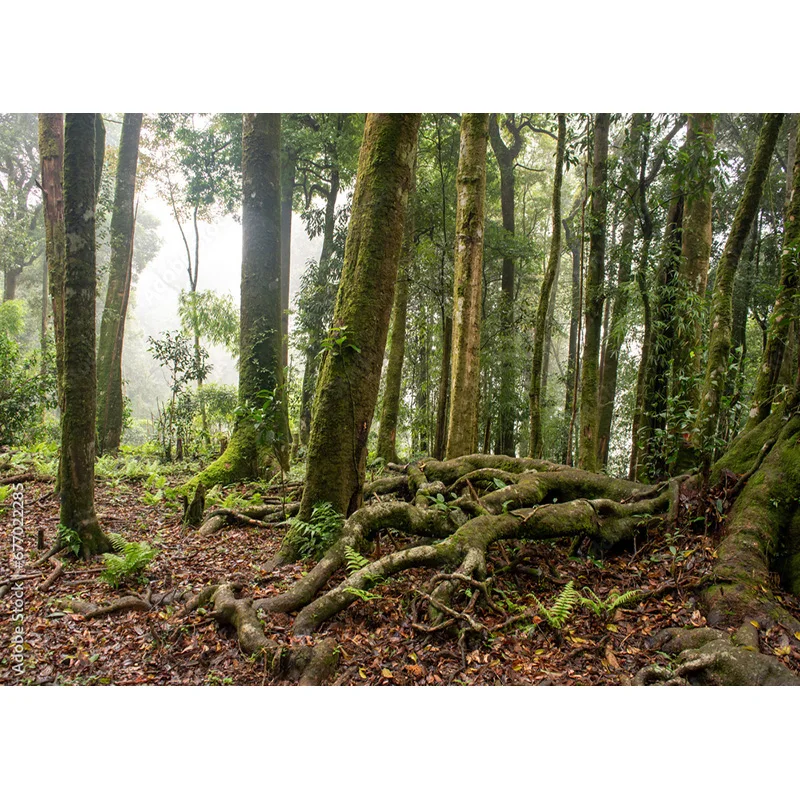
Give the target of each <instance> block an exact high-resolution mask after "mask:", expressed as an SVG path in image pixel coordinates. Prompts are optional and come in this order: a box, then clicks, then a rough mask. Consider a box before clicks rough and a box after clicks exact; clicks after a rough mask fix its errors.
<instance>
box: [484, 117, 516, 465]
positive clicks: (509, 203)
mask: <svg viewBox="0 0 800 800" xmlns="http://www.w3.org/2000/svg"><path fill="white" fill-rule="evenodd" d="M497 116H498V115H497V114H490V115H489V141H490V142H491V145H492V150H493V151H494V155H495V158H496V159H497V166H498V168H499V171H500V212H501V215H502V220H503V230H505V231H506V233H507V234H508V238H509V240H511V241H513V237H514V232H515V222H514V216H515V203H514V200H515V198H514V188H515V180H514V162H515V161H516V159H517V156H518V155H519V153H520V150H521V149H522V145H523V144H524V139H523V137H522V133H521V129H520V126H518V125H517V124H516V122H515V120H514V118H513V115H511V116H509V117H507V118H506V121H505V127H506V129H507V130H508V132H509V133H510V134H511V136H512V137H513V142H512V144H511V146H510V147H509V146H508V145H506V143H505V142H504V141H503V137H502V136H501V135H500V126H499V125H498V121H497ZM511 241H509V244H510V243H511ZM515 284H516V281H515V269H514V259H513V258H512V257H511V256H510V255H508V254H507V253H506V254H504V255H503V271H502V284H501V291H502V301H501V302H502V305H501V310H500V313H501V328H502V331H501V335H502V338H503V343H502V345H501V353H500V359H501V363H500V397H499V406H500V408H499V415H498V421H497V434H496V442H495V450H496V451H497V452H498V453H502V454H503V455H509V456H513V455H514V454H515V442H514V421H515V419H516V415H517V397H516V392H515V385H516V364H515V358H514V347H513V342H514V290H515Z"/></svg>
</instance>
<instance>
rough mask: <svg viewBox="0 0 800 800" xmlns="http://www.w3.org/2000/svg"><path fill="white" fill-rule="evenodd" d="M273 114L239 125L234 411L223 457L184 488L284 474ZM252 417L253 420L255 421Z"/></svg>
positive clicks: (276, 118)
mask: <svg viewBox="0 0 800 800" xmlns="http://www.w3.org/2000/svg"><path fill="white" fill-rule="evenodd" d="M280 138H281V120H280V114H245V115H244V116H243V121H242V293H241V312H240V317H239V326H240V327H239V331H240V333H239V404H240V406H241V407H242V413H241V414H240V416H239V419H238V421H237V423H236V427H235V428H234V431H233V435H232V436H231V439H230V442H229V443H228V446H227V448H226V449H225V452H224V453H223V454H222V455H221V456H220V457H219V458H218V459H217V460H216V461H214V463H212V464H211V465H209V466H208V467H207V468H206V469H205V470H204V471H203V472H201V473H200V474H199V475H198V476H196V477H195V478H193V479H192V481H190V482H189V484H187V486H186V487H184V489H185V491H187V492H190V491H192V490H193V489H194V488H195V487H197V486H199V485H200V484H202V485H203V486H205V487H211V486H214V485H216V484H220V483H221V484H228V483H233V482H234V481H237V480H243V479H245V478H251V477H255V476H257V475H258V474H259V473H260V471H261V466H262V465H263V463H264V462H265V461H266V460H267V459H268V458H269V457H270V456H271V455H274V457H275V458H276V459H277V461H278V462H279V463H280V464H281V466H282V467H283V468H286V467H287V466H288V450H287V446H288V441H289V431H288V428H287V419H288V418H287V416H286V413H285V408H284V403H285V396H284V386H283V369H282V361H283V356H282V351H283V327H282V322H281V296H282V295H281V176H280V163H281V162H280ZM258 411H260V412H261V413H260V415H259V414H257V413H255V412H258Z"/></svg>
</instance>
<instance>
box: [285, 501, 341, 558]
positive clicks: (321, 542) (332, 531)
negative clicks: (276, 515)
mask: <svg viewBox="0 0 800 800" xmlns="http://www.w3.org/2000/svg"><path fill="white" fill-rule="evenodd" d="M343 522H344V517H342V515H341V514H339V513H338V512H337V511H336V510H335V509H334V507H333V506H332V505H331V504H330V503H318V504H317V505H315V506H314V508H313V509H312V511H311V519H310V520H309V521H308V522H306V521H305V520H302V519H298V518H297V517H294V518H293V519H292V521H291V523H290V526H289V541H290V543H291V544H292V546H293V547H294V548H295V549H296V551H297V553H298V555H299V556H300V557H301V558H315V557H317V556H319V555H321V554H322V553H324V552H325V551H326V550H327V549H328V548H329V547H330V546H331V545H332V544H333V543H334V542H335V541H336V538H337V537H338V536H339V534H340V533H341V530H342V524H343Z"/></svg>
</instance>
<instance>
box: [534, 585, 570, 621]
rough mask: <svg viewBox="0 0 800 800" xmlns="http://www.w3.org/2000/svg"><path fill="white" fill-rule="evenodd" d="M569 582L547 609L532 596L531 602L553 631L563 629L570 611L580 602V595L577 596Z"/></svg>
mask: <svg viewBox="0 0 800 800" xmlns="http://www.w3.org/2000/svg"><path fill="white" fill-rule="evenodd" d="M572 583H573V582H572V581H570V582H569V583H568V584H567V585H566V586H565V587H564V588H563V589H562V590H561V592H560V593H559V595H558V596H557V597H556V599H555V601H554V602H553V605H552V606H550V608H548V607H547V606H545V605H544V603H542V602H541V601H540V600H539V598H537V597H536V595H533V600H534V602H535V603H536V606H537V608H538V609H539V612H540V613H541V615H542V616H543V617H544V619H545V621H546V622H547V624H548V625H549V626H550V627H551V628H554V629H555V630H560V629H561V628H563V627H564V624H565V623H566V621H567V620H568V619H569V618H570V616H571V615H572V611H573V609H574V608H575V606H576V605H577V604H578V602H579V601H580V597H581V596H580V594H578V592H577V590H576V589H575V587H574V586H573V585H572Z"/></svg>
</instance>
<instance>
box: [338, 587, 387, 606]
mask: <svg viewBox="0 0 800 800" xmlns="http://www.w3.org/2000/svg"><path fill="white" fill-rule="evenodd" d="M344 590H345V591H346V592H347V593H348V594H353V595H355V596H356V597H358V598H359V600H363V601H364V602H365V603H368V602H369V601H370V600H378V599H379V598H380V595H379V594H372V592H367V591H364V589H356V587H355V586H346V587H345V589H344Z"/></svg>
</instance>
